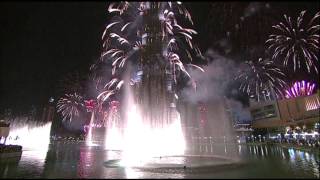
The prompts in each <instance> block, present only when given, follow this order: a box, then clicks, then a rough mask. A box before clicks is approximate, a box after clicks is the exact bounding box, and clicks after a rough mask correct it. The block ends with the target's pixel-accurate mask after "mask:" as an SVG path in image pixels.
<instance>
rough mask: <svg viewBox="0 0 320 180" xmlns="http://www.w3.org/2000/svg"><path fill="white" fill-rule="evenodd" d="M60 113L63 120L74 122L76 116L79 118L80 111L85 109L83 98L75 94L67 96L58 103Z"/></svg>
mask: <svg viewBox="0 0 320 180" xmlns="http://www.w3.org/2000/svg"><path fill="white" fill-rule="evenodd" d="M57 108H58V110H57V111H58V112H61V114H62V116H63V120H64V121H65V120H67V119H69V121H72V120H73V118H74V117H75V116H79V113H80V111H82V110H84V109H85V105H84V100H83V97H82V96H80V95H78V94H77V93H74V94H65V97H62V98H60V99H59V100H58V102H57Z"/></svg>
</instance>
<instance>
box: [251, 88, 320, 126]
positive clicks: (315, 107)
mask: <svg viewBox="0 0 320 180" xmlns="http://www.w3.org/2000/svg"><path fill="white" fill-rule="evenodd" d="M319 94H320V91H319V90H318V92H317V93H316V94H313V95H309V96H299V97H296V98H290V99H281V100H271V101H260V102H257V101H251V102H250V112H251V115H252V118H253V121H252V126H253V128H255V129H260V128H278V129H283V128H285V127H288V126H303V125H313V124H315V123H316V122H319V110H320V98H319Z"/></svg>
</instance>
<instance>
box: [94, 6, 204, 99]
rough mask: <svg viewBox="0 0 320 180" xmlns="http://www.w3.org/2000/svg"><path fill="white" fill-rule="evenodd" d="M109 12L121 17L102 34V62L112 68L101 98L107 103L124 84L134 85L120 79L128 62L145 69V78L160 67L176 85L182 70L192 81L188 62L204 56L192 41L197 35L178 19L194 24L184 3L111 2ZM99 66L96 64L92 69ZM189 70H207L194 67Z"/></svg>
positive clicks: (114, 20) (112, 22) (100, 95)
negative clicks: (182, 18) (186, 65)
mask: <svg viewBox="0 0 320 180" xmlns="http://www.w3.org/2000/svg"><path fill="white" fill-rule="evenodd" d="M108 12H109V13H114V14H115V15H116V17H117V18H114V19H113V20H112V21H111V22H110V24H108V25H106V28H105V30H104V32H103V34H102V37H101V39H102V41H103V49H104V50H103V52H102V54H101V58H100V61H102V62H106V63H108V64H110V65H111V67H112V72H111V74H112V79H111V80H110V81H109V82H108V83H106V84H105V86H104V88H103V90H102V91H101V93H100V94H99V95H98V97H97V99H99V100H101V101H102V102H103V101H106V100H107V99H109V97H110V96H112V95H114V94H116V92H117V91H119V90H120V88H121V86H122V84H123V83H130V82H124V81H123V80H122V79H121V78H119V76H120V74H121V73H122V72H123V68H124V67H125V66H126V64H127V62H128V61H131V62H133V63H135V64H138V65H139V67H140V68H141V69H144V75H148V73H149V72H150V71H153V68H152V67H159V66H160V67H164V69H165V70H164V71H166V72H170V74H172V76H173V80H174V82H176V81H177V74H178V71H180V72H182V73H183V74H185V76H187V77H189V78H191V76H190V75H189V73H188V71H187V68H186V67H185V66H184V63H188V64H191V63H192V60H193V59H192V56H193V55H197V56H198V57H203V56H202V54H201V52H200V50H199V48H198V47H197V46H196V45H194V44H192V42H191V41H192V35H193V34H197V32H196V31H195V30H193V29H189V28H183V27H181V26H180V25H179V24H178V23H177V18H181V17H185V18H186V19H187V20H188V21H189V22H190V23H191V24H193V21H192V19H191V15H190V13H189V12H188V11H187V9H186V8H185V7H183V6H182V3H181V2H130V3H129V2H119V3H111V4H110V6H109V8H108ZM155 44H157V45H155ZM151 46H152V47H151ZM145 52H148V53H149V54H152V56H153V55H154V54H156V53H158V54H159V53H160V55H159V56H162V57H161V58H157V57H154V56H153V57H148V55H146V53H145ZM151 58H152V59H155V60H150V59H151ZM182 59H183V60H182ZM97 64H98V63H97ZM97 66H98V65H96V64H94V65H93V66H92V67H93V68H92V69H93V70H94V69H95V68H94V67H97ZM151 66H152V67H151ZM188 67H193V68H197V69H199V70H201V71H203V69H202V68H201V67H198V66H196V65H193V64H192V65H188ZM160 69H161V68H160ZM153 73H154V72H153Z"/></svg>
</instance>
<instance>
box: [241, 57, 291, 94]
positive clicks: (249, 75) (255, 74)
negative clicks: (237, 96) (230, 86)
mask: <svg viewBox="0 0 320 180" xmlns="http://www.w3.org/2000/svg"><path fill="white" fill-rule="evenodd" d="M245 64H246V68H245V69H244V70H241V71H239V75H238V76H237V77H236V80H239V81H241V84H240V88H239V89H240V91H242V92H245V93H247V94H248V95H254V96H257V97H258V96H259V95H260V93H268V92H269V91H270V89H271V88H272V89H273V90H274V91H275V92H276V95H277V96H282V90H283V88H285V87H286V82H285V81H284V79H285V77H286V75H285V74H284V73H283V72H282V71H281V70H280V69H279V68H277V67H276V66H275V65H274V63H273V62H272V61H270V60H267V59H266V60H263V59H262V58H259V59H258V60H257V61H246V62H245Z"/></svg>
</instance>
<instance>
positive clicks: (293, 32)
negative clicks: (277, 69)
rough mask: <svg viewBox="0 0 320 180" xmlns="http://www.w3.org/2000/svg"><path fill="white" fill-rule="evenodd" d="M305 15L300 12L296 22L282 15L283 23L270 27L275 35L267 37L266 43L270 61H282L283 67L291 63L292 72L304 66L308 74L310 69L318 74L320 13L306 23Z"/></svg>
mask: <svg viewBox="0 0 320 180" xmlns="http://www.w3.org/2000/svg"><path fill="white" fill-rule="evenodd" d="M305 13H306V11H301V13H300V15H299V17H298V18H297V20H296V21H294V20H293V19H292V18H291V17H290V16H287V15H284V19H285V21H284V22H280V23H279V24H277V25H274V26H272V27H273V28H274V29H275V33H274V34H271V35H269V39H268V40H267V41H266V43H267V45H268V49H269V50H271V52H272V54H273V55H272V59H277V60H281V61H283V65H284V66H286V67H287V66H289V63H293V70H294V71H296V69H300V68H301V67H302V66H305V67H306V68H307V70H308V72H309V73H310V72H311V70H312V69H314V71H315V72H316V73H318V68H317V63H318V57H319V48H320V46H319V37H320V35H319V30H320V25H319V17H320V12H318V13H317V14H315V15H314V17H313V18H312V19H311V20H310V21H309V22H308V23H306V22H305V21H304V14H305Z"/></svg>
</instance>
